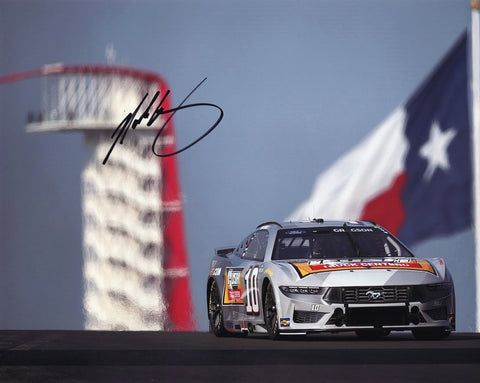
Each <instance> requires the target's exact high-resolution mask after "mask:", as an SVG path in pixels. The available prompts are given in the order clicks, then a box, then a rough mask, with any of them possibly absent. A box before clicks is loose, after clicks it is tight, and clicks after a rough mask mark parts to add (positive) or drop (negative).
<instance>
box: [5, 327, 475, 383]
mask: <svg viewBox="0 0 480 383" xmlns="http://www.w3.org/2000/svg"><path fill="white" fill-rule="evenodd" d="M246 381H250V382H255V381H260V382H268V383H270V382H272V383H276V382H294V383H300V382H436V383H438V382H480V334H478V333H474V334H467V333H454V334H452V335H451V336H450V337H449V338H448V339H445V340H439V341H419V340H415V339H414V338H413V337H412V336H411V335H410V334H409V333H392V334H391V335H390V336H389V337H387V338H384V339H381V340H370V341H368V340H360V339H358V338H357V337H356V336H355V335H354V334H350V333H347V334H322V335H309V336H307V337H301V338H298V337H285V338H282V339H281V340H278V341H272V340H270V339H268V338H266V337H258V336H249V337H247V338H240V337H228V338H216V337H215V336H214V335H212V334H210V333H207V332H191V333H186V332H178V333H172V332H130V331H126V332H106V331H13V330H12V331H7V330H4V331H0V382H224V383H231V382H246Z"/></svg>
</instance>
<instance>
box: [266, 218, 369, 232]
mask: <svg viewBox="0 0 480 383" xmlns="http://www.w3.org/2000/svg"><path fill="white" fill-rule="evenodd" d="M345 226H347V227H359V226H360V227H374V226H377V225H376V224H375V222H372V221H357V220H345V221H341V220H325V219H323V218H315V219H312V220H306V221H287V222H275V221H269V222H264V223H261V224H260V225H258V226H257V229H260V228H263V229H273V230H275V231H277V230H281V229H298V228H315V227H345Z"/></svg>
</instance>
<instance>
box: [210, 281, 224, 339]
mask: <svg viewBox="0 0 480 383" xmlns="http://www.w3.org/2000/svg"><path fill="white" fill-rule="evenodd" d="M207 309H208V322H209V324H210V328H211V329H212V332H213V333H214V334H215V335H216V336H227V335H228V334H229V333H228V331H227V330H225V326H224V324H223V310H222V302H221V300H220V293H219V292H218V288H217V283H216V282H215V281H212V283H211V284H210V288H209V289H208V295H207Z"/></svg>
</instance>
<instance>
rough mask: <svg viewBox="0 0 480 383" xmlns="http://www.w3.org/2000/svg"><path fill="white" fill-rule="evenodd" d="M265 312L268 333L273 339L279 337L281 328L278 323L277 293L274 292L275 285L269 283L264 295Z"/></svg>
mask: <svg viewBox="0 0 480 383" xmlns="http://www.w3.org/2000/svg"><path fill="white" fill-rule="evenodd" d="M263 314H264V317H265V326H266V328H267V332H268V335H269V336H270V338H272V339H278V338H279V336H280V329H279V325H278V314H277V308H276V302H275V295H274V294H273V287H272V285H271V284H270V283H269V284H268V285H267V288H266V289H265V296H264V297H263Z"/></svg>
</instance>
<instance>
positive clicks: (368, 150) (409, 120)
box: [289, 32, 472, 246]
mask: <svg viewBox="0 0 480 383" xmlns="http://www.w3.org/2000/svg"><path fill="white" fill-rule="evenodd" d="M467 84H468V76H467V33H466V32H465V33H464V34H463V35H462V36H461V37H460V38H459V40H458V41H457V42H456V43H455V44H454V46H453V47H452V48H451V49H450V51H449V52H448V53H447V55H446V56H445V57H444V58H443V60H441V62H440V63H439V65H438V66H437V68H436V69H435V70H434V71H433V72H432V73H431V74H430V76H429V77H428V78H427V79H426V80H425V82H424V83H423V84H422V85H421V86H420V87H419V88H418V89H417V91H416V92H415V93H414V94H413V95H412V96H411V97H410V99H409V100H408V101H407V102H406V103H405V104H404V105H402V106H400V107H398V108H397V109H396V110H394V111H393V112H392V113H391V114H390V116H389V117H388V118H387V119H386V120H385V121H384V122H383V123H381V124H380V125H379V126H378V127H377V128H376V129H375V130H374V131H373V132H372V133H371V134H370V135H369V136H368V137H366V139H365V140H364V141H363V142H361V143H360V144H358V145H357V146H356V147H354V148H353V149H352V150H351V151H350V152H348V153H346V154H345V155H344V156H343V157H341V158H340V159H338V160H337V161H336V162H335V163H334V164H333V165H332V166H331V167H330V168H328V169H327V170H326V171H324V172H323V173H322V174H320V176H319V177H318V178H317V180H316V182H315V184H314V187H313V192H312V195H311V196H310V198H309V199H308V200H306V201H305V202H304V203H302V204H301V205H300V206H299V207H298V209H296V211H294V212H293V213H292V215H291V216H290V217H289V219H292V220H297V219H308V218H314V217H323V218H332V219H334V218H338V219H369V220H373V221H375V222H377V223H378V224H380V225H382V226H384V227H386V228H387V229H389V230H390V231H392V232H393V233H394V234H396V235H397V236H398V237H399V238H400V239H401V240H402V241H404V242H405V243H406V244H407V245H409V246H411V245H413V244H414V243H416V242H419V241H421V240H424V239H427V238H430V237H434V236H440V235H448V234H452V233H455V232H458V231H461V230H464V229H466V228H468V227H469V226H470V225H471V223H472V168H471V139H470V137H471V132H470V118H469V106H468V90H467V89H468V88H467Z"/></svg>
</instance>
